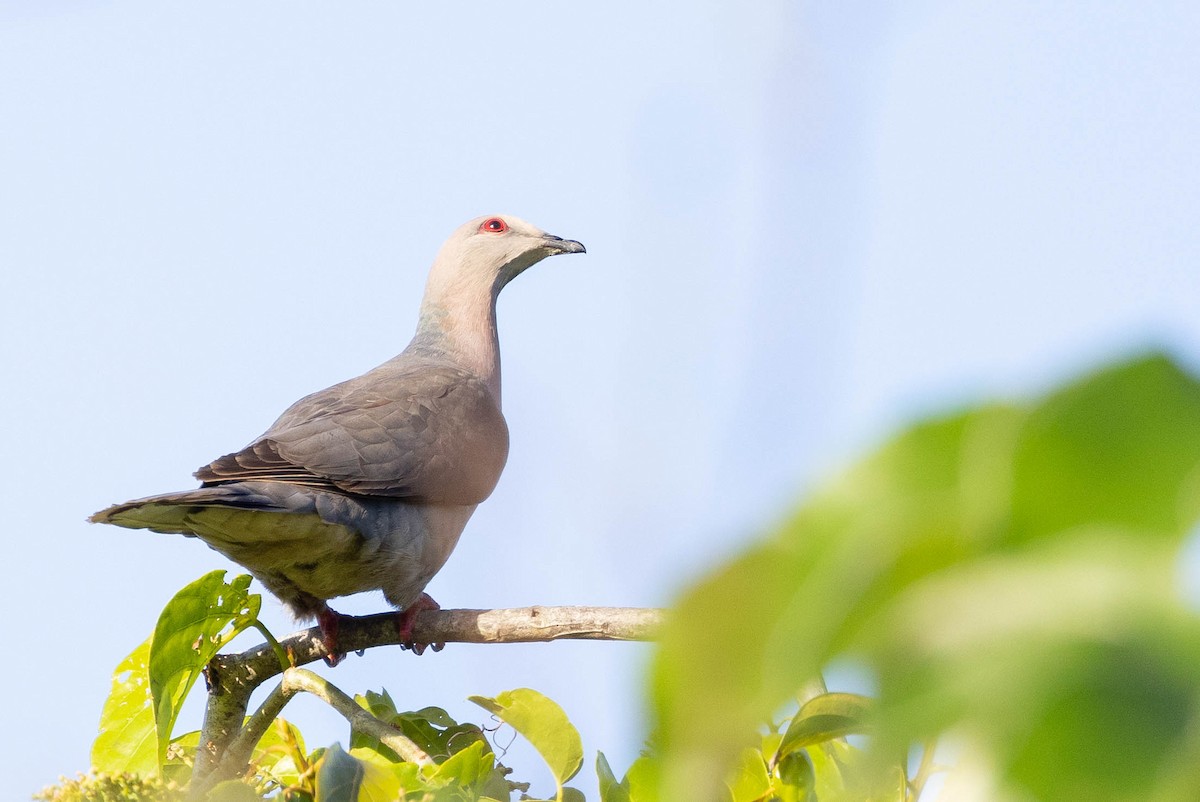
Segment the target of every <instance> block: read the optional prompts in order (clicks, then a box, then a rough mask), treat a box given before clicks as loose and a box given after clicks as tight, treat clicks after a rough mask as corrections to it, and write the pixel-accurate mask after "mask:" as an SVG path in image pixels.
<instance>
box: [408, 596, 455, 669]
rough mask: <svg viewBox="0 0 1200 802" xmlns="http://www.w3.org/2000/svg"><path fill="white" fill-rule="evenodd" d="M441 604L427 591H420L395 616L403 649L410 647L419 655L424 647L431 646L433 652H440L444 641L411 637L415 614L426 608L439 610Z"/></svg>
mask: <svg viewBox="0 0 1200 802" xmlns="http://www.w3.org/2000/svg"><path fill="white" fill-rule="evenodd" d="M440 609H442V606H441V605H440V604H438V603H437V602H435V601H434V600H433V598H432V597H430V595H429V594H428V593H422V594H421V595H420V596H419V597H418V598H417V600H416V601H414V602H413V603H412V604H410V605H408V607H405V608H404V610H403V611H402V612H401V613H400V615H399V616H398V618H397V621H396V626H397V628H398V629H399V630H400V645H401V646H403V647H404V648H405V649H412V650H413V653H414V654H417V655H421V654H424V653H425V649H426V648H428V647H430V646H432V647H433V650H434V651H435V652H440V651H441V650H442V649H443V648H445V646H446V644H444V643H418V642H417V641H416V640H415V639H414V638H413V624H414V623H415V622H416V620H417V616H418V615H420V614H421V613H423V612H425V611H426V610H440Z"/></svg>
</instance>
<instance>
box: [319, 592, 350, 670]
mask: <svg viewBox="0 0 1200 802" xmlns="http://www.w3.org/2000/svg"><path fill="white" fill-rule="evenodd" d="M345 617H346V616H343V615H342V614H341V613H339V612H337V611H336V610H333V609H331V608H330V607H329V606H328V605H326V606H325V607H324V608H322V610H321V612H319V613H317V626H318V627H320V629H321V645H322V646H324V647H325V657H324V658H322V659H323V660H324V661H325V664H326V665H328V666H329V667H330V668H332V667H333V666H336V665H337V664H338V663H340V662H342V660H344V659H345V658H346V653H345V652H343V651H340V650H339V649H338V642H337V635H338V626H339V625H340V623H341V620H342V619H343V618H345Z"/></svg>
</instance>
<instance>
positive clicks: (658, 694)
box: [40, 355, 1200, 802]
mask: <svg viewBox="0 0 1200 802" xmlns="http://www.w3.org/2000/svg"><path fill="white" fill-rule="evenodd" d="M1198 517H1200V383H1198V382H1197V381H1196V379H1195V378H1193V377H1192V376H1190V375H1188V374H1187V373H1186V372H1185V371H1183V370H1182V369H1181V368H1180V367H1179V366H1178V365H1177V364H1175V363H1174V362H1172V361H1171V360H1170V359H1168V358H1166V357H1163V356H1159V355H1152V356H1148V357H1145V358H1142V359H1138V360H1135V361H1130V362H1127V363H1124V364H1120V365H1117V366H1114V367H1110V368H1108V369H1105V370H1103V371H1100V372H1098V373H1096V374H1094V375H1091V376H1088V377H1085V378H1083V379H1081V380H1079V381H1076V382H1074V383H1072V384H1070V385H1068V386H1066V387H1064V388H1062V389H1059V390H1057V391H1055V392H1052V393H1050V394H1048V395H1046V396H1045V397H1043V398H1040V399H1035V400H1033V401H1030V402H1028V403H1011V404H989V405H983V406H979V407H977V408H973V409H969V410H964V411H961V412H958V413H956V414H953V415H949V416H946V417H941V418H937V419H933V420H928V421H924V422H921V423H918V424H916V425H914V426H912V427H911V428H909V429H907V430H906V431H904V432H902V433H900V434H899V435H898V436H897V437H895V438H894V439H892V440H891V441H889V442H888V443H886V444H884V445H883V446H882V447H881V448H880V449H878V450H877V451H876V452H875V453H874V454H872V455H870V456H868V457H867V458H866V459H864V460H862V461H861V462H860V463H858V464H857V465H855V466H853V467H852V468H850V469H849V470H847V471H846V472H845V473H844V474H843V475H841V476H840V477H839V478H838V479H837V480H836V481H833V482H832V483H830V484H829V485H827V486H826V487H825V488H824V489H823V490H822V491H821V492H819V493H816V494H815V495H813V496H812V497H811V498H810V499H809V500H808V501H807V502H806V503H805V504H804V505H803V506H802V507H801V508H800V509H799V510H797V512H796V513H795V514H794V515H793V516H792V517H791V518H790V519H789V520H788V521H787V522H785V523H784V524H783V525H782V526H781V527H779V529H778V531H777V532H775V533H774V534H773V535H771V536H770V537H768V538H766V539H765V540H763V541H761V542H759V543H758V544H756V545H754V546H753V547H751V548H750V549H748V550H747V551H746V552H745V553H744V554H742V555H741V556H739V557H737V558H736V559H734V560H733V561H731V562H730V563H728V564H726V565H724V566H721V567H720V568H719V569H717V570H716V571H714V572H713V573H712V575H710V576H708V577H706V578H704V579H703V580H702V581H700V582H698V583H697V584H696V585H695V586H694V587H693V588H691V589H690V590H688V591H687V592H686V593H685V594H684V595H683V597H682V598H681V599H680V601H679V603H678V605H677V606H676V608H675V609H674V611H673V613H672V615H671V616H670V618H669V622H668V625H667V627H666V630H665V631H664V632H663V634H662V638H661V643H660V646H659V649H658V651H657V654H656V658H655V663H654V667H653V672H652V686H651V691H652V693H651V695H652V707H653V713H654V716H655V720H656V725H655V728H654V733H653V736H652V747H650V748H648V749H647V750H646V751H645V752H644V753H643V754H642V756H641V757H639V758H638V759H637V760H635V761H634V763H633V764H632V765H631V766H630V767H629V768H628V770H627V771H626V772H625V774H624V775H623V776H621V777H619V778H618V775H617V773H616V772H614V771H613V769H612V767H611V766H610V765H609V763H608V760H607V758H606V757H605V756H604V755H603V753H600V754H598V755H597V757H596V761H595V770H596V775H597V778H598V780H599V788H598V795H597V796H594V797H593V798H594V799H599V800H600V802H659V801H660V800H661V801H662V802H674V801H675V800H686V802H706V801H707V800H719V801H720V802H818V800H819V801H821V802H827V801H829V800H895V802H911V801H912V800H916V799H918V798H920V797H921V796H922V792H924V791H927V790H928V789H929V785H928V784H929V782H930V780H931V778H933V777H935V776H937V775H941V777H940V778H939V780H938V782H939V783H944V790H943V794H942V798H944V799H945V798H951V799H956V800H957V799H980V800H1004V799H1014V800H1015V799H1021V800H1025V799H1043V800H1078V799H1087V800H1100V801H1101V802H1103V801H1104V800H1133V799H1137V800H1194V799H1200V715H1198V713H1200V671H1197V668H1196V667H1197V666H1198V665H1200V621H1198V619H1197V616H1196V613H1195V611H1194V610H1192V609H1189V608H1188V607H1187V606H1186V605H1185V603H1184V602H1183V600H1182V596H1181V592H1180V590H1181V588H1180V578H1179V577H1180V560H1181V557H1180V551H1181V548H1182V546H1183V544H1184V542H1185V540H1186V538H1187V537H1188V536H1189V534H1191V533H1192V531H1193V529H1194V528H1195V524H1196V520H1197V518H1198ZM247 582H248V578H246V577H237V578H235V579H234V580H233V581H232V582H228V583H227V582H225V580H224V574H223V573H222V572H214V573H213V574H209V575H207V576H205V577H202V578H201V579H200V580H197V582H195V583H193V584H192V585H189V586H188V587H187V588H185V589H184V590H182V591H180V593H179V594H178V595H177V596H176V597H175V599H173V600H172V601H171V603H169V604H168V605H167V608H166V609H165V610H164V611H163V615H162V617H161V618H160V621H159V625H158V627H157V628H156V630H155V634H154V636H153V637H152V638H151V639H150V640H148V641H147V642H146V643H144V644H142V645H141V646H139V647H138V648H137V649H135V650H134V652H133V653H132V654H130V655H129V657H128V658H126V659H125V660H124V661H122V663H121V664H120V665H119V666H118V667H117V670H116V672H115V674H114V677H113V686H112V688H113V689H112V693H111V695H110V697H109V699H108V701H107V702H106V704H105V707H104V712H103V714H102V718H101V733H100V736H99V737H98V738H97V739H96V743H95V746H94V747H93V752H92V761H93V764H94V769H95V770H96V771H98V772H102V773H101V774H99V775H97V776H96V777H93V778H84V779H80V780H74V781H68V782H65V783H64V784H63V785H61V786H59V787H58V788H57V789H48V790H47V791H46V792H44V793H43V796H42V797H40V798H44V799H51V800H56V802H68V800H69V801H70V802H76V801H77V800H78V801H80V802H82V800H126V799H146V800H166V799H171V798H172V797H170V796H169V793H170V791H169V789H170V788H174V787H177V786H178V785H180V784H183V783H185V782H186V781H187V779H188V778H189V776H190V765H191V759H192V755H193V754H194V752H195V749H196V746H197V744H198V741H199V737H198V733H195V732H191V733H185V734H183V735H179V736H175V735H174V734H173V729H174V725H175V723H176V718H177V716H178V710H179V707H180V705H181V704H182V701H183V698H184V697H185V696H186V694H187V692H188V690H189V689H190V688H191V687H192V685H193V683H194V681H195V678H196V676H198V674H199V672H200V670H201V669H202V668H203V666H204V665H205V663H206V662H207V661H208V660H209V659H210V658H211V656H212V655H213V654H215V653H216V651H217V649H219V648H221V647H222V646H224V645H225V644H226V643H228V641H229V639H230V638H232V637H233V636H234V635H236V634H237V633H238V632H240V631H241V630H243V629H245V628H246V627H250V626H253V627H257V628H259V629H260V630H262V626H261V624H259V623H258V621H257V611H258V605H259V603H260V600H259V597H258V596H256V595H254V594H250V593H248V591H247V587H248V585H247ZM262 631H263V633H264V635H265V636H266V637H267V638H268V639H269V641H270V642H271V643H274V640H273V638H271V637H270V634H269V633H267V632H265V630H262ZM831 663H837V664H840V665H846V664H851V665H854V666H856V667H857V668H858V669H859V670H860V671H862V672H864V673H866V674H868V675H869V676H870V677H871V678H872V680H873V682H874V683H875V684H876V686H877V693H875V694H873V698H867V697H865V696H860V695H855V694H850V693H839V692H834V693H829V692H826V691H825V690H824V688H823V686H822V685H821V684H820V682H819V678H820V676H821V672H822V670H823V669H824V668H825V667H827V666H829V665H830V664H831ZM471 698H472V701H474V702H476V703H477V704H479V705H480V706H481V707H483V708H484V709H485V710H486V711H488V712H489V713H491V714H492V715H493V716H494V717H495V719H496V720H498V721H499V722H502V723H503V724H504V725H507V726H510V727H512V728H513V729H514V730H516V731H517V732H518V733H520V734H521V735H522V736H523V737H524V738H526V739H527V740H528V741H529V742H530V744H531V745H532V746H533V747H534V749H535V750H536V751H537V752H538V754H540V755H541V757H542V758H543V759H544V760H545V762H546V765H547V767H548V768H549V770H550V773H551V775H552V776H553V777H554V782H555V788H554V796H553V798H554V799H555V800H557V802H580V800H583V799H584V794H583V793H582V792H581V791H580V790H578V789H576V788H573V787H571V786H568V785H567V784H566V783H568V782H569V781H571V780H572V778H574V777H575V776H576V775H577V774H578V772H579V770H580V768H581V766H582V764H583V762H584V758H585V753H584V748H583V743H582V740H581V738H580V736H579V733H578V732H577V731H576V729H575V727H574V726H573V725H572V724H571V722H570V720H569V718H568V716H567V714H566V712H564V711H563V710H562V708H560V707H559V706H558V705H557V704H555V703H554V702H553V701H551V700H549V699H547V698H546V697H544V696H542V695H541V694H539V693H537V692H536V691H533V690H530V689H526V688H521V689H516V690H512V691H506V692H504V693H501V694H498V695H496V696H495V697H471ZM356 701H357V702H358V704H359V705H360V706H362V707H363V709H365V710H366V711H368V712H369V713H371V714H372V715H373V716H375V717H376V718H378V719H380V720H382V721H385V722H387V723H389V724H391V725H393V726H394V727H396V728H398V729H399V730H401V731H402V732H403V733H404V734H405V735H406V736H407V737H409V738H410V739H412V740H413V741H414V742H415V743H416V744H417V745H418V746H420V747H421V748H422V749H423V750H425V751H426V752H427V753H428V754H429V755H430V756H431V757H432V758H433V763H432V764H431V765H428V766H417V765H416V764H412V763H407V762H404V761H402V760H401V759H400V758H399V757H398V756H397V755H396V754H395V753H394V752H393V751H392V750H391V749H389V748H388V747H387V746H385V745H383V744H381V743H380V742H379V741H378V740H376V739H374V738H371V737H368V736H365V735H363V734H361V733H352V734H351V735H350V738H349V744H350V747H349V749H348V750H344V749H342V747H341V746H340V745H338V744H334V745H331V746H329V747H327V748H326V747H318V748H316V749H310V748H308V747H307V746H306V745H305V742H304V738H303V737H302V735H301V733H300V732H299V730H297V729H296V727H295V726H293V725H292V724H290V723H288V722H286V721H283V720H282V719H280V720H277V721H276V722H275V723H274V725H273V726H272V728H271V729H270V730H269V731H268V733H267V734H266V735H265V736H264V737H263V738H262V740H261V741H260V743H259V744H258V746H257V747H256V749H255V751H254V754H253V756H252V759H251V765H250V767H249V769H248V771H247V773H246V774H245V776H244V777H242V778H240V779H237V780H232V781H229V782H226V783H223V784H221V785H219V786H217V787H216V788H215V789H213V790H212V791H211V792H210V793H209V795H208V797H207V799H209V800H213V801H215V802H221V801H222V800H223V801H224V802H245V801H247V800H255V799H266V798H269V799H279V800H285V801H286V802H335V801H336V802H340V801H342V800H347V801H349V800H355V801H359V800H398V799H399V800H413V801H415V800H421V801H422V802H442V801H443V800H445V801H447V802H448V801H449V800H463V801H464V802H465V801H466V800H511V799H512V797H513V795H514V794H519V795H520V798H521V799H529V798H530V797H529V796H528V791H529V785H528V784H525V783H517V782H514V781H512V780H510V779H509V773H510V772H509V770H508V769H507V768H505V767H503V766H502V765H500V763H499V762H498V760H497V755H496V754H495V752H494V751H493V749H492V747H491V745H490V743H489V741H488V738H487V737H486V735H487V733H486V731H485V729H483V728H481V727H480V726H476V725H474V724H469V723H459V722H456V721H454V720H453V719H452V718H451V717H450V716H449V715H448V714H447V713H446V711H445V710H443V709H441V708H438V707H426V708H423V709H421V710H417V711H401V710H399V709H398V708H397V707H396V705H395V703H394V702H393V700H392V698H391V696H390V695H389V694H388V693H387V691H380V692H373V691H372V692H368V693H366V694H365V695H363V696H358V697H356ZM781 711H782V712H781ZM939 744H940V746H939ZM943 764H945V765H943ZM105 772H106V773H105ZM125 772H133V773H136V774H137V775H139V776H141V777H145V778H148V779H138V777H134V776H132V775H131V774H125ZM155 777H165V778H166V781H165V782H166V784H164V781H161V780H155V779H154V778H155ZM122 783H124V784H125V785H121V784H122ZM139 783H141V785H138V784H139ZM105 794H107V795H105ZM122 794H123V795H122ZM139 794H142V795H141V796H139ZM154 794H159V795H158V796H155V795H154ZM164 794H165V795H164Z"/></svg>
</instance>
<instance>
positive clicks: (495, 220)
mask: <svg viewBox="0 0 1200 802" xmlns="http://www.w3.org/2000/svg"><path fill="white" fill-rule="evenodd" d="M479 230H480V231H487V232H489V233H491V234H503V233H504V232H505V231H508V223H506V222H504V221H503V220H501V219H500V218H499V217H489V218H488V219H487V220H484V221H483V223H482V224H480V226H479Z"/></svg>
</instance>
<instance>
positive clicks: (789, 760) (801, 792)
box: [775, 749, 817, 802]
mask: <svg viewBox="0 0 1200 802" xmlns="http://www.w3.org/2000/svg"><path fill="white" fill-rule="evenodd" d="M775 776H776V777H777V778H778V784H777V786H776V788H775V793H776V796H777V797H778V798H779V800H780V802H816V800H817V787H816V786H817V778H816V770H815V769H814V767H813V761H812V758H811V757H810V756H809V752H808V750H806V749H800V750H798V751H795V752H789V753H788V754H786V755H784V756H783V757H782V758H780V760H779V762H778V763H777V764H776V765H775Z"/></svg>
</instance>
